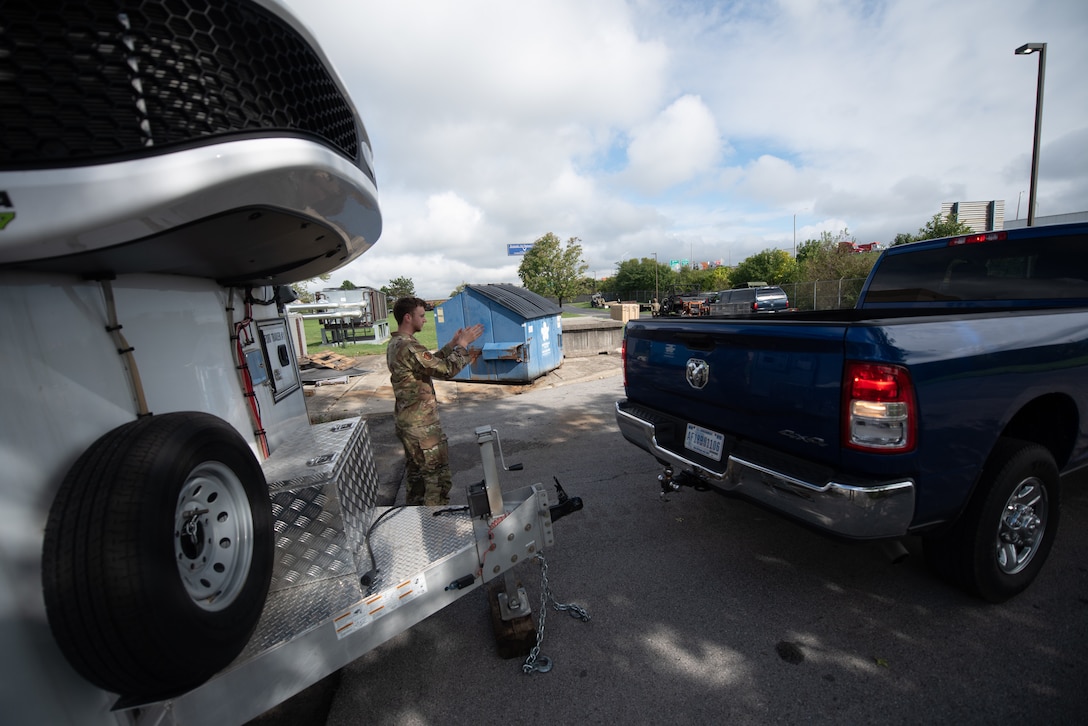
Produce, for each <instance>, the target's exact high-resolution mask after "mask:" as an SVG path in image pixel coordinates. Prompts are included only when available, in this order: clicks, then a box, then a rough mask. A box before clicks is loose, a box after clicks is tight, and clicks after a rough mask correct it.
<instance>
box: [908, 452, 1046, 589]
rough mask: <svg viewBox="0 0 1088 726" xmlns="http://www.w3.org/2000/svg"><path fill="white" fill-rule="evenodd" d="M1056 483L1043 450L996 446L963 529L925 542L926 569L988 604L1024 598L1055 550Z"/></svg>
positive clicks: (968, 510)
mask: <svg viewBox="0 0 1088 726" xmlns="http://www.w3.org/2000/svg"><path fill="white" fill-rule="evenodd" d="M1060 481H1061V479H1060V475H1059V473H1058V466H1057V464H1055V463H1054V457H1053V456H1052V455H1051V454H1050V451H1049V450H1047V449H1046V448H1045V447H1043V446H1040V445H1039V444H1034V443H1030V442H1027V441H1020V440H1017V439H1009V438H1003V439H1000V440H999V441H998V444H997V446H996V447H995V448H994V452H993V453H992V454H991V455H990V459H989V460H988V461H987V463H986V466H985V467H983V471H982V477H981V479H980V481H979V486H978V488H977V490H976V493H975V495H974V497H973V499H972V500H971V503H970V504H969V505H968V508H967V511H966V512H965V513H964V516H963V518H962V520H961V522H960V523H959V524H957V526H956V527H955V528H954V529H953V530H952V532H950V533H949V534H947V535H945V536H943V537H941V538H939V539H927V540H926V541H925V548H926V551H925V554H926V561H927V562H928V563H929V565H930V567H931V568H932V569H933V570H934V571H935V572H936V573H937V574H938V575H940V576H942V577H944V578H945V579H947V580H951V581H953V582H956V583H957V584H959V585H960V586H962V587H963V588H964V589H966V590H967V591H968V592H970V593H971V594H973V595H976V596H978V597H981V598H982V599H984V600H988V601H989V602H994V603H998V602H1004V601H1005V600H1008V599H1009V598H1011V597H1013V596H1014V595H1016V594H1018V593H1020V592H1022V591H1023V590H1024V589H1026V588H1027V587H1028V585H1030V584H1031V583H1032V581H1033V580H1034V579H1035V577H1036V575H1038V574H1039V571H1040V570H1041V569H1042V567H1043V563H1044V562H1045V561H1046V558H1047V555H1048V554H1050V548H1051V546H1052V545H1053V544H1054V537H1055V535H1056V534H1057V530H1058V520H1059V516H1060V513H1061V492H1060Z"/></svg>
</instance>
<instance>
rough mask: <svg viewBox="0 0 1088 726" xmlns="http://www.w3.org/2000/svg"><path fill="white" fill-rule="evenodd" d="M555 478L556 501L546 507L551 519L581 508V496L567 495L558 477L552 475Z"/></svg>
mask: <svg viewBox="0 0 1088 726" xmlns="http://www.w3.org/2000/svg"><path fill="white" fill-rule="evenodd" d="M552 479H554V480H555V496H556V499H557V500H558V503H556V504H553V505H552V506H551V507H549V508H548V513H549V514H551V517H552V521H553V522H554V521H556V520H558V519H561V518H563V517H565V516H567V515H568V514H573V513H575V512H577V511H579V510H580V509H581V508H582V498H581V497H569V496H567V493H566V492H565V491H563V485H562V484H560V483H559V478H558V477H555V476H553V477H552Z"/></svg>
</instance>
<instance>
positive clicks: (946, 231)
mask: <svg viewBox="0 0 1088 726" xmlns="http://www.w3.org/2000/svg"><path fill="white" fill-rule="evenodd" d="M973 231H974V230H972V229H971V228H970V227H969V226H968V225H967V224H965V223H964V222H961V221H960V220H959V216H958V215H955V214H949V215H948V216H947V217H942V216H941V215H940V213H937V214H934V215H933V218H932V219H930V220H929V221H928V222H926V224H925V226H924V227H921V228H920V229H919V230H918V234H916V235H908V234H904V233H902V232H901V233H899V234H897V235H895V241H894V242H893V243H892V244H893V245H901V244H906V243H907V242H917V241H919V240H923V239H937V238H938V237H955V236H956V235H958V234H971V232H973Z"/></svg>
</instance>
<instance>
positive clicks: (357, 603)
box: [115, 418, 581, 724]
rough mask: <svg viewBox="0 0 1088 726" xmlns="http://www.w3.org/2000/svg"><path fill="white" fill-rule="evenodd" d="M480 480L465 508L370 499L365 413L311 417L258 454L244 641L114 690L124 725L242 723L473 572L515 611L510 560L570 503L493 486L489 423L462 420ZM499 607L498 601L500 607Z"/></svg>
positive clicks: (401, 624) (526, 550)
mask: <svg viewBox="0 0 1088 726" xmlns="http://www.w3.org/2000/svg"><path fill="white" fill-rule="evenodd" d="M476 436H477V441H478V443H479V446H480V455H481V459H482V461H483V464H484V476H485V479H484V481H482V482H480V483H479V484H477V485H474V486H473V487H471V488H470V489H471V491H470V493H469V496H470V505H469V506H468V507H404V506H397V507H375V506H374V497H375V495H376V492H377V480H376V472H375V466H374V459H373V455H372V452H371V449H370V440H369V436H368V433H367V425H366V421H365V420H362V419H358V418H352V419H345V420H342V421H336V422H331V423H328V424H322V425H318V426H315V427H313V431H312V432H310V431H305V432H300V434H299V436H298V437H297V438H296V439H294V440H292V441H291V442H289V443H287V444H285V445H283V446H281V447H280V449H279V450H277V452H276V454H273V456H272V457H271V458H269V459H268V460H267V461H266V462H265V464H264V470H265V474H266V477H267V479H268V482H269V495H270V497H271V500H272V508H273V512H274V513H275V530H276V532H277V537H278V541H277V559H276V563H275V567H274V571H273V575H272V585H271V588H270V593H269V596H268V599H267V601H266V603H265V606H264V610H263V612H262V614H261V618H260V622H259V624H258V625H257V629H256V630H255V631H254V634H253V636H252V638H250V641H249V643H248V645H247V646H246V648H245V650H244V651H243V652H242V653H241V655H239V656H238V658H237V659H236V660H235V661H234V662H233V663H232V664H231V665H230V666H229V667H227V668H226V669H225V670H223V671H222V672H221V673H219V674H217V675H216V676H214V677H213V678H211V679H210V680H208V681H207V682H205V683H204V684H202V685H201V686H199V687H197V688H195V689H193V690H191V691H188V692H186V693H184V694H181V695H179V696H177V697H174V698H171V699H167V700H165V701H159V702H152V703H141V702H139V701H138V700H131V699H121V700H120V701H118V702H117V703H116V704H115V709H116V710H122V711H125V712H127V714H128V715H129V717H130V718H131V722H132V723H134V724H145V723H146V724H155V723H162V722H163V719H165V718H167V717H168V718H169V720H170V722H174V723H243V722H245V721H247V720H249V719H251V718H253V717H254V716H257V715H259V714H260V713H263V712H264V711H266V710H268V709H269V708H271V707H273V706H275V705H276V704H278V703H280V702H282V701H284V700H286V699H287V698H289V697H291V696H293V695H295V694H296V693H298V692H300V691H302V690H303V689H305V688H306V687H308V686H309V685H311V684H313V683H316V682H317V681H319V680H320V679H322V678H324V677H325V676H327V675H329V674H330V673H332V672H334V671H335V670H337V669H338V668H341V667H343V666H345V665H347V664H348V663H350V662H351V661H353V660H355V659H356V658H358V657H360V656H361V655H363V654H365V653H367V652H368V651H370V650H372V649H373V648H376V647H377V646H379V645H381V644H382V643H384V642H385V641H387V640H389V639H390V638H392V637H394V636H396V635H397V634H399V633H401V632H404V631H405V630H407V629H409V628H411V627H412V626H413V625H415V624H417V623H419V622H421V621H422V620H424V619H425V618H427V617H429V616H430V615H432V614H434V613H435V612H437V611H439V610H441V609H442V608H444V607H446V606H447V605H450V604H451V603H453V602H455V601H457V600H458V599H460V598H461V597H463V596H464V595H466V594H468V593H469V592H471V591H473V590H475V589H476V588H478V587H480V586H481V585H483V584H484V583H488V582H491V581H493V580H496V579H499V578H506V579H507V582H506V583H505V592H503V593H501V594H500V596H499V597H500V599H501V600H502V601H504V603H506V602H507V601H509V600H515V601H516V602H515V608H514V609H513V611H510V612H508V614H504V617H507V618H508V619H514V618H529V617H530V613H531V607H530V604H529V600H528V598H526V597H525V596H524V593H523V592H522V593H521V594H520V595H519V594H518V591H517V590H516V589H515V588H513V587H512V584H511V583H512V580H510V578H509V575H510V573H511V571H512V569H513V568H515V567H516V566H517V565H519V564H521V563H524V562H528V561H530V560H533V559H534V558H535V557H536V556H538V555H542V554H543V552H544V550H545V548H547V547H550V546H551V545H553V544H554V537H553V533H552V525H553V521H554V519H557V518H559V517H560V516H563V514H565V513H569V512H571V511H576V510H577V509H580V508H581V500H580V499H578V498H568V497H566V495H565V494H564V493H563V492H562V488H561V487H558V486H557V492H558V493H559V500H561V501H557V502H555V503H551V502H550V500H549V494H548V492H547V491H546V488H545V487H544V485H543V484H534V485H533V486H530V487H525V488H522V489H518V490H516V491H513V492H509V493H506V494H505V495H504V494H503V492H502V489H501V487H500V484H499V481H498V476H497V472H498V469H497V467H496V466H495V464H494V461H495V448H494V447H495V445H496V444H497V441H498V439H497V433H496V432H495V430H494V429H492V428H491V427H489V426H484V427H481V428H479V429H477V430H476ZM504 610H505V608H504Z"/></svg>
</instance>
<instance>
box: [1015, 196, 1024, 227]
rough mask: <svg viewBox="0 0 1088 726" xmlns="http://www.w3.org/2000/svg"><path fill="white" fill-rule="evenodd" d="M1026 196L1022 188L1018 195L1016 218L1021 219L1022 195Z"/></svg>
mask: <svg viewBox="0 0 1088 726" xmlns="http://www.w3.org/2000/svg"><path fill="white" fill-rule="evenodd" d="M1022 196H1024V191H1023V190H1022V189H1021V190H1020V193H1019V194H1017V195H1016V219H1017V220H1019V219H1020V197H1022Z"/></svg>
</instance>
